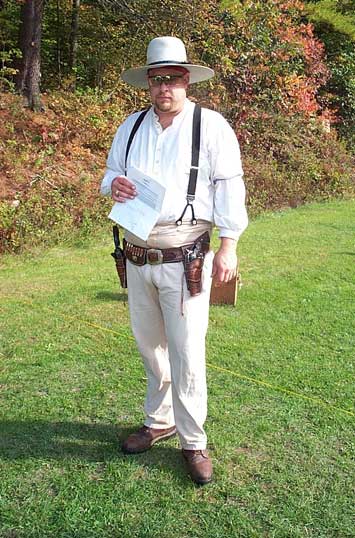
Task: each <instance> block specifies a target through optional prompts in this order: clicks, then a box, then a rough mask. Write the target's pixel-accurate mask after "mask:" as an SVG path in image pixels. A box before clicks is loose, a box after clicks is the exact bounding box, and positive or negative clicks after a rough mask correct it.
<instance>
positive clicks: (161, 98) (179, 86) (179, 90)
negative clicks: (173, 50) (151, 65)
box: [148, 67, 189, 113]
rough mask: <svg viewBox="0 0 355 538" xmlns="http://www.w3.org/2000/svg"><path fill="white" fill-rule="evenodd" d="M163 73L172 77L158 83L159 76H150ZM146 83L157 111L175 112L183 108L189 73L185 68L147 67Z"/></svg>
mask: <svg viewBox="0 0 355 538" xmlns="http://www.w3.org/2000/svg"><path fill="white" fill-rule="evenodd" d="M165 75H169V76H171V77H172V79H171V80H170V81H166V82H164V81H162V82H161V83H160V80H159V78H158V79H157V80H155V79H154V78H152V77H164V76H165ZM175 77H176V78H175ZM148 84H149V91H150V97H151V100H152V103H153V105H154V107H155V109H156V111H157V112H158V113H159V112H163V113H164V112H165V113H176V112H180V111H181V110H182V109H183V106H184V102H185V98H186V90H187V87H188V85H189V73H188V71H187V70H186V69H184V68H179V67H158V68H156V69H149V72H148Z"/></svg>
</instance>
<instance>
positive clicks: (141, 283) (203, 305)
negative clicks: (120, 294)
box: [127, 251, 213, 450]
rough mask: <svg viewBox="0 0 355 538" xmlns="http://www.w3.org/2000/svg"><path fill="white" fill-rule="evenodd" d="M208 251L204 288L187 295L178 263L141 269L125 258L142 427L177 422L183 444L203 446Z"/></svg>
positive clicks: (208, 275)
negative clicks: (143, 380)
mask: <svg viewBox="0 0 355 538" xmlns="http://www.w3.org/2000/svg"><path fill="white" fill-rule="evenodd" d="M212 261H213V252H212V251H210V252H208V254H207V255H206V257H205V263H204V268H203V285H202V286H203V290H202V293H201V294H200V295H198V296H196V297H191V296H190V295H189V292H188V290H187V288H186V282H185V277H184V269H183V264H182V262H178V263H164V264H161V265H149V264H146V265H144V266H142V267H138V266H136V265H133V264H132V263H131V262H129V261H127V281H128V303H129V309H130V316H131V325H132V331H133V334H134V337H135V339H136V342H137V346H138V349H139V352H140V353H141V355H142V359H143V363H144V367H145V371H146V375H147V394H146V399H145V406H144V410H145V414H146V419H145V422H144V423H145V425H146V426H149V427H152V428H168V427H170V426H173V425H174V424H175V425H176V428H177V431H178V434H179V437H180V442H181V446H182V448H185V449H190V450H200V449H204V448H206V443H207V437H206V433H205V431H204V428H203V425H204V422H205V420H206V415H207V387H206V363H205V337H206V331H207V326H208V311H209V297H210V290H211V281H212V279H211V272H212Z"/></svg>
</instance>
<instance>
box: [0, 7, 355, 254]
mask: <svg viewBox="0 0 355 538" xmlns="http://www.w3.org/2000/svg"><path fill="white" fill-rule="evenodd" d="M158 35H175V36H178V37H180V38H182V39H183V40H184V42H185V44H186V46H187V50H188V56H189V60H190V61H192V62H196V63H203V64H205V65H208V66H211V67H213V68H214V69H215V72H216V76H215V77H214V78H213V79H212V80H211V81H208V82H205V83H202V84H199V85H197V86H195V85H194V86H192V87H191V91H190V97H191V98H192V99H193V100H198V101H199V102H200V103H201V104H202V105H204V106H207V107H209V108H213V109H216V110H218V111H220V112H221V113H222V114H223V115H224V116H225V117H226V118H227V119H228V121H229V122H230V124H231V125H232V126H233V128H234V129H235V131H236V133H237V136H238V139H239V141H240V145H241V149H242V155H243V162H244V170H245V181H246V186H247V192H248V207H249V212H250V214H251V215H255V214H258V213H260V212H262V211H264V210H267V209H279V208H284V207H287V206H291V207H296V206H298V205H300V204H303V203H306V202H309V201H313V200H325V199H329V198H333V197H349V196H353V195H354V192H355V184H354V173H353V171H354V166H353V165H354V148H355V127H354V115H355V52H354V40H355V14H354V10H353V7H352V2H351V1H350V0H320V1H318V2H317V1H313V2H300V1H298V0H284V1H282V0H274V1H272V2H271V1H270V2H269V1H263V2H262V1H252V0H244V1H237V0H228V1H223V2H220V1H216V0H199V1H196V0H189V1H187V0H174V2H172V1H170V0H132V1H129V0H96V1H95V0H85V1H84V0H71V1H69V0H47V1H45V0H25V1H19V0H0V49H1V50H0V62H1V64H0V66H1V68H0V120H1V122H0V150H1V156H0V252H20V251H22V250H23V248H24V247H26V246H27V245H34V244H38V243H48V242H51V243H53V242H55V241H57V240H58V239H62V238H63V237H67V236H68V235H70V234H71V233H72V232H74V231H75V232H76V231H77V230H80V233H82V234H90V233H92V230H93V229H94V228H96V227H97V226H98V225H101V224H102V223H104V222H106V220H107V217H106V216H107V209H108V206H109V205H110V202H109V201H108V200H103V199H102V198H101V197H100V196H99V193H98V186H99V183H100V178H101V175H102V172H103V170H104V166H105V159H106V155H107V152H108V149H109V146H110V143H111V140H112V137H113V135H114V132H115V130H116V129H117V126H118V125H119V124H120V122H121V121H122V120H123V119H124V117H125V116H126V115H127V114H128V113H130V112H132V111H135V110H138V109H140V108H143V107H144V106H145V105H146V104H147V103H148V102H149V99H148V95H147V93H146V92H145V91H143V90H136V89H134V88H132V87H129V86H127V85H125V84H124V83H123V82H122V81H121V79H120V73H121V72H122V70H123V69H124V68H127V67H131V66H133V65H140V64H144V63H145V53H146V47H147V44H148V42H149V40H150V39H152V38H153V37H156V36H158Z"/></svg>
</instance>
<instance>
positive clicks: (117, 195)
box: [111, 176, 137, 203]
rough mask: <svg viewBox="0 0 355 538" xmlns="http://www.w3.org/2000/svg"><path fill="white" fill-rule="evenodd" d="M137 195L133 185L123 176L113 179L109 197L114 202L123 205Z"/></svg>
mask: <svg viewBox="0 0 355 538" xmlns="http://www.w3.org/2000/svg"><path fill="white" fill-rule="evenodd" d="M136 195H137V191H136V187H135V185H134V184H133V183H132V182H131V181H129V180H128V179H127V178H126V177H124V176H118V177H115V179H114V180H113V181H112V183H111V196H112V199H113V200H115V202H120V203H124V202H126V200H132V199H133V198H134V197H135V196H136Z"/></svg>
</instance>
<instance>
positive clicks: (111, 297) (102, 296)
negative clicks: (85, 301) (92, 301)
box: [95, 291, 127, 303]
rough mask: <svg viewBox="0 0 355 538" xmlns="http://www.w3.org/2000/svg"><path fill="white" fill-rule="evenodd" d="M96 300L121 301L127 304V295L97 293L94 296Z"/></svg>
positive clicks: (110, 292) (106, 292)
mask: <svg viewBox="0 0 355 538" xmlns="http://www.w3.org/2000/svg"><path fill="white" fill-rule="evenodd" d="M95 298H96V299H98V300H99V301H122V302H124V303H126V302H127V293H126V292H121V293H113V292H112V291H99V292H98V293H97V294H96V297H95Z"/></svg>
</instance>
